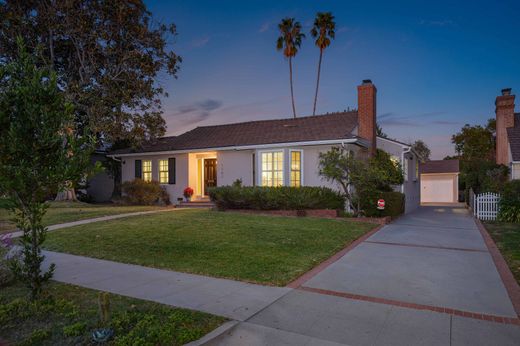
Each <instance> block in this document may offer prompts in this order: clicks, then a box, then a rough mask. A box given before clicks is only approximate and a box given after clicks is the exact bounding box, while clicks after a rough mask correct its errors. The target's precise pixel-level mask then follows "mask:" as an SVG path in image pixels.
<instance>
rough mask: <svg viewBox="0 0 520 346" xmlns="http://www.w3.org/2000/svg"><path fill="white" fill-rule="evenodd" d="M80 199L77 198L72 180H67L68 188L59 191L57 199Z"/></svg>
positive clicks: (74, 200)
mask: <svg viewBox="0 0 520 346" xmlns="http://www.w3.org/2000/svg"><path fill="white" fill-rule="evenodd" d="M77 200H78V199H77V198H76V191H75V190H74V188H73V187H72V184H71V183H70V182H67V188H66V189H64V190H63V191H60V192H58V194H57V195H56V199H55V201H72V202H76V201H77Z"/></svg>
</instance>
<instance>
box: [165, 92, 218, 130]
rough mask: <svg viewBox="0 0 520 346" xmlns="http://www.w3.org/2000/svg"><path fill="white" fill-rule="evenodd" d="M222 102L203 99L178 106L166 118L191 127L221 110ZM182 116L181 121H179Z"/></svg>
mask: <svg viewBox="0 0 520 346" xmlns="http://www.w3.org/2000/svg"><path fill="white" fill-rule="evenodd" d="M222 105H223V102H222V101H220V100H214V99H205V100H202V101H197V102H194V103H191V104H188V105H183V106H180V107H179V108H178V109H177V110H176V111H174V112H173V113H171V114H169V115H167V117H168V118H176V119H175V120H176V121H178V122H182V125H184V126H187V125H192V124H195V123H198V122H201V121H203V120H206V119H207V118H208V117H209V116H210V115H211V113H212V112H213V111H216V110H217V109H219V108H221V107H222ZM180 116H182V119H180Z"/></svg>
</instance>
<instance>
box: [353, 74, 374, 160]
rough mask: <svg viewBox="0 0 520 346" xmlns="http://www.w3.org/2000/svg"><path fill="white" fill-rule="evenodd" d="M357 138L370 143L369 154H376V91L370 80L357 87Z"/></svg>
mask: <svg viewBox="0 0 520 346" xmlns="http://www.w3.org/2000/svg"><path fill="white" fill-rule="evenodd" d="M357 88H358V136H359V137H361V138H364V139H367V140H368V141H369V143H370V150H369V152H370V154H371V155H374V154H375V152H376V114H377V112H376V94H377V89H376V86H375V85H374V84H372V81H371V80H370V79H365V80H363V83H362V84H361V85H359V86H358V87H357Z"/></svg>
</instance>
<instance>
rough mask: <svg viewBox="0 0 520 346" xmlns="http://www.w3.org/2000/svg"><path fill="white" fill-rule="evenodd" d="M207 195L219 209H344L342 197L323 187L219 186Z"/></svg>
mask: <svg viewBox="0 0 520 346" xmlns="http://www.w3.org/2000/svg"><path fill="white" fill-rule="evenodd" d="M209 196H210V198H211V200H212V201H213V202H214V203H215V205H216V206H217V208H218V209H220V210H225V209H256V210H304V209H335V210H343V209H344V208H345V200H344V199H343V197H342V196H341V195H340V194H339V193H338V192H336V191H334V190H332V189H329V188H326V187H312V186H302V187H288V186H280V187H239V186H221V187H214V188H212V189H210V191H209Z"/></svg>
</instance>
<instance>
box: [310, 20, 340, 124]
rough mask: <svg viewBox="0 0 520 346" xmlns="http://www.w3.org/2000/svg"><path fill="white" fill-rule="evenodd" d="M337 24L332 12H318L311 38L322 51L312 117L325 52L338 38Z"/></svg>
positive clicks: (314, 113)
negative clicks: (333, 40)
mask: <svg viewBox="0 0 520 346" xmlns="http://www.w3.org/2000/svg"><path fill="white" fill-rule="evenodd" d="M335 30H336V22H334V16H333V15H332V13H331V12H318V13H316V18H315V19H314V25H313V26H312V29H311V36H312V37H314V38H315V39H316V41H314V44H315V45H316V47H318V48H319V49H320V59H319V61H318V77H317V78H316V93H315V94H314V106H313V108H312V115H316V103H317V102H318V88H319V86H320V72H321V61H322V59H323V51H324V50H325V48H327V47H328V46H330V42H331V39H334V38H335V36H336V32H335Z"/></svg>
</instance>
